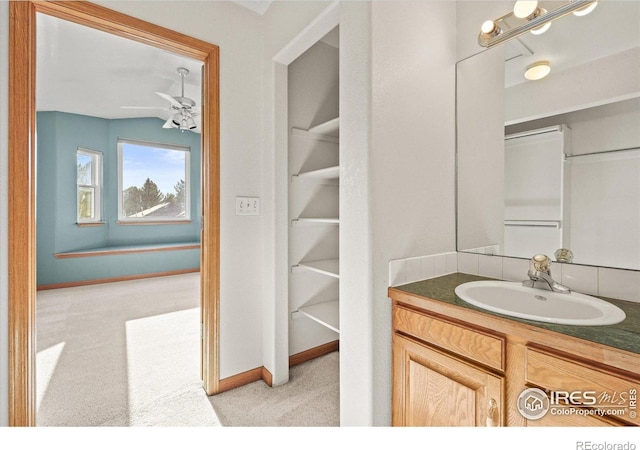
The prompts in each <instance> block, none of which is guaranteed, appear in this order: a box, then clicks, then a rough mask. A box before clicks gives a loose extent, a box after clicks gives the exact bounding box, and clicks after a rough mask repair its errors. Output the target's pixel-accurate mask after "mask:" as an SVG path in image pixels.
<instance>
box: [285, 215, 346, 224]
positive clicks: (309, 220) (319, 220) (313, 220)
mask: <svg viewBox="0 0 640 450" xmlns="http://www.w3.org/2000/svg"><path fill="white" fill-rule="evenodd" d="M339 223H340V219H339V218H337V217H300V218H298V219H293V220H292V221H291V225H293V226H298V225H323V224H324V225H337V224H339Z"/></svg>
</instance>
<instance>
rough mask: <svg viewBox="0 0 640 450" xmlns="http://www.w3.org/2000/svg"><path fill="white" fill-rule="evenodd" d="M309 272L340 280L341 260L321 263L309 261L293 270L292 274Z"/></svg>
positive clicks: (325, 260) (328, 260) (327, 260)
mask: <svg viewBox="0 0 640 450" xmlns="http://www.w3.org/2000/svg"><path fill="white" fill-rule="evenodd" d="M307 270H309V271H312V272H317V273H320V274H322V275H326V276H328V277H333V278H340V260H339V259H324V260H321V261H308V262H303V263H300V264H298V265H297V266H293V267H292V268H291V271H292V272H303V271H307Z"/></svg>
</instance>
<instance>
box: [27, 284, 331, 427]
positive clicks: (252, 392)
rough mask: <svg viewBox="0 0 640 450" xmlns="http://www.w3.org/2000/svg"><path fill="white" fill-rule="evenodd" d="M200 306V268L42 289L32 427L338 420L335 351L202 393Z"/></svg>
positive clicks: (311, 423) (287, 423) (293, 423)
mask: <svg viewBox="0 0 640 450" xmlns="http://www.w3.org/2000/svg"><path fill="white" fill-rule="evenodd" d="M198 305H199V274H186V275H177V276H172V277H163V278H154V279H149V280H135V281H125V282H119V283H108V284H102V285H95V286H83V287H75V288H66V289H57V290H51V291H40V292H38V297H37V345H38V353H37V359H36V373H37V377H36V378H37V424H38V426H276V425H278V426H337V425H339V410H338V405H339V375H338V353H333V354H330V355H326V356H324V357H321V358H317V359H316V360H313V361H309V362H307V363H305V364H301V365H300V366H297V367H293V368H292V369H291V373H290V378H291V381H290V382H289V383H287V384H286V385H283V386H280V387H275V388H269V387H268V386H266V385H265V384H264V383H263V382H262V381H259V382H256V383H252V384H250V385H247V386H243V387H240V388H238V389H235V390H233V391H229V392H225V393H223V394H219V395H217V396H212V397H207V395H205V393H204V391H203V390H202V387H201V382H200V380H199V307H198ZM223 320H224V318H223Z"/></svg>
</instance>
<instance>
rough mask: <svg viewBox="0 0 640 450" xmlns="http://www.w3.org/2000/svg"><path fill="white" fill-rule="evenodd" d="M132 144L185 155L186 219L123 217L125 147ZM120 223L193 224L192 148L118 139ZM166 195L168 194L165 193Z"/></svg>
mask: <svg viewBox="0 0 640 450" xmlns="http://www.w3.org/2000/svg"><path fill="white" fill-rule="evenodd" d="M124 144H131V145H137V146H144V147H150V148H158V149H164V150H174V151H181V152H184V153H185V168H184V172H185V173H184V182H185V193H184V197H185V205H184V217H168V216H166V217H162V216H153V217H128V216H124V215H123V210H122V207H123V204H124V189H123V183H122V178H123V173H124V172H123V171H124V167H123V158H122V152H123V145H124ZM117 147H118V166H117V170H118V223H119V224H122V225H158V224H181V223H182V224H187V223H191V147H190V146H188V145H179V144H167V143H162V142H151V141H142V140H136V139H125V138H118V144H117ZM165 194H166V193H165Z"/></svg>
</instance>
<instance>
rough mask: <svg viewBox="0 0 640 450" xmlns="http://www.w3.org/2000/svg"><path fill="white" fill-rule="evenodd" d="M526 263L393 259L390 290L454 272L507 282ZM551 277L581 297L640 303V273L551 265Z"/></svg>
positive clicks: (477, 257)
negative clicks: (591, 296)
mask: <svg viewBox="0 0 640 450" xmlns="http://www.w3.org/2000/svg"><path fill="white" fill-rule="evenodd" d="M528 270H529V260H528V259H523V258H508V257H503V256H492V255H482V254H475V253H458V252H449V253H440V254H437V255H427V256H418V257H412V258H405V259H395V260H392V261H390V262H389V286H399V285H402V284H406V283H412V282H414V281H420V280H426V279H428V278H435V277H439V276H442V275H447V274H449V273H454V272H462V273H468V274H472V275H480V276H483V277H489V278H497V279H501V280H506V281H522V280H524V279H526V278H527V271H528ZM551 276H552V277H553V278H554V279H555V280H556V281H558V282H559V283H561V284H564V285H565V286H568V287H569V288H571V289H573V290H575V291H577V292H581V293H584V294H591V295H599V296H602V297H610V298H617V299H620V300H628V301H632V302H640V271H637V270H624V269H610V268H606V267H595V266H583V265H579V264H562V263H553V264H552V266H551Z"/></svg>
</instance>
